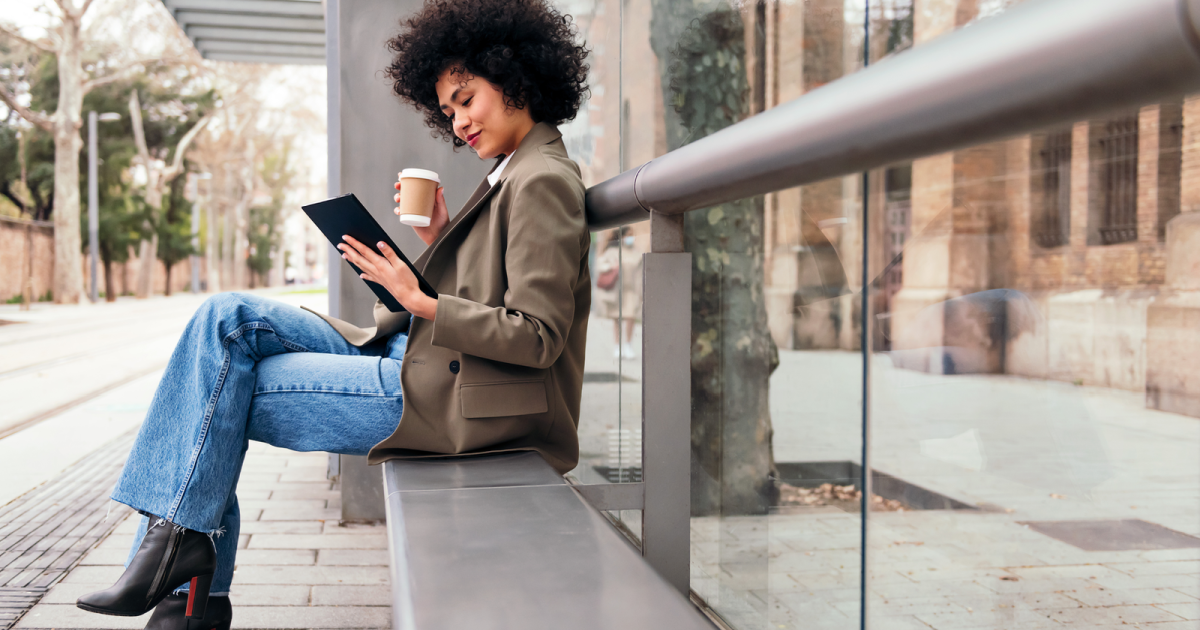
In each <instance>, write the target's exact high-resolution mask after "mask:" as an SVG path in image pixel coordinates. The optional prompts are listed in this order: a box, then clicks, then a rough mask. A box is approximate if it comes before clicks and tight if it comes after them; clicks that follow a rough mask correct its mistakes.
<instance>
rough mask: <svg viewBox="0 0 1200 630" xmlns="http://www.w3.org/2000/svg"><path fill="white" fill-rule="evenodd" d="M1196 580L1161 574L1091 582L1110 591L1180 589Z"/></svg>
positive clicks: (1193, 577) (1107, 578) (1104, 578)
mask: <svg viewBox="0 0 1200 630" xmlns="http://www.w3.org/2000/svg"><path fill="white" fill-rule="evenodd" d="M1197 581H1200V580H1198V579H1197V578H1196V577H1195V576H1190V575H1177V574H1162V575H1131V576H1124V577H1118V576H1109V577H1103V578H1097V579H1095V580H1092V582H1093V583H1095V584H1097V585H1098V586H1102V587H1104V588H1111V589H1114V590H1116V589H1132V588H1181V587H1186V586H1188V585H1191V584H1196V583H1197Z"/></svg>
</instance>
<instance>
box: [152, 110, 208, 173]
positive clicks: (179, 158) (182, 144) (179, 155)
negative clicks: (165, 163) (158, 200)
mask: <svg viewBox="0 0 1200 630" xmlns="http://www.w3.org/2000/svg"><path fill="white" fill-rule="evenodd" d="M211 120H212V116H205V117H204V118H201V119H200V122H197V123H196V125H195V126H193V127H192V128H191V129H189V130H188V132H187V133H185V134H183V137H182V138H180V139H179V144H178V145H176V146H175V159H173V160H172V161H171V166H170V167H169V168H168V169H167V170H165V171H163V176H162V178H163V182H169V181H171V180H172V179H175V178H176V177H178V176H179V174H180V173H182V172H183V154H184V153H187V149H188V145H190V144H191V143H192V140H195V139H196V136H197V135H199V134H200V132H201V131H203V130H204V128H205V127H207V126H208V123H209V121H211Z"/></svg>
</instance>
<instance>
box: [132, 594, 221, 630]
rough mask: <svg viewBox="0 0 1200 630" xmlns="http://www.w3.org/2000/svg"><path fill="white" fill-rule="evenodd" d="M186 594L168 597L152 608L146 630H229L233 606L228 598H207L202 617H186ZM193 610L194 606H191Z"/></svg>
mask: <svg viewBox="0 0 1200 630" xmlns="http://www.w3.org/2000/svg"><path fill="white" fill-rule="evenodd" d="M187 603H188V594H187V593H181V594H179V595H169V596H167V598H166V599H164V600H162V602H161V603H159V605H157V606H155V607H154V614H153V615H150V623H147V624H146V630H229V624H230V623H231V622H232V620H233V606H231V605H230V604H229V598H228V597H215V596H213V597H209V598H208V608H207V610H205V611H204V616H203V617H202V618H201V617H188V616H187ZM193 608H194V606H193Z"/></svg>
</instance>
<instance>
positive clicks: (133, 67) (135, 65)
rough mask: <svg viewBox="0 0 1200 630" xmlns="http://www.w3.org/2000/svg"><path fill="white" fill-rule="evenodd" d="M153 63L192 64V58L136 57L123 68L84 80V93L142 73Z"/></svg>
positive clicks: (125, 63) (124, 64) (124, 63)
mask: <svg viewBox="0 0 1200 630" xmlns="http://www.w3.org/2000/svg"><path fill="white" fill-rule="evenodd" d="M151 63H162V64H165V65H191V60H189V59H186V58H184V57H146V58H144V59H134V60H132V61H127V62H123V66H124V67H123V68H121V69H120V70H117V71H116V72H113V73H112V74H106V75H104V76H102V77H96V78H94V79H90V80H88V81H84V82H83V93H84V94H87V93H88V92H91V91H92V90H93V89H95V88H98V87H100V86H102V85H107V84H109V83H112V82H114V81H120V80H122V79H128V78H130V77H132V76H134V75H137V74H141V73H142V72H143V71H144V70H145V66H147V65H150V64H151Z"/></svg>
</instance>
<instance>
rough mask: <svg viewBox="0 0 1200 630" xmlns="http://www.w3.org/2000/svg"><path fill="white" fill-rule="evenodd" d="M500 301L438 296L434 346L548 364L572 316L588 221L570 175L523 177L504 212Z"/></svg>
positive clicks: (560, 346)
mask: <svg viewBox="0 0 1200 630" xmlns="http://www.w3.org/2000/svg"><path fill="white" fill-rule="evenodd" d="M507 227H508V231H507V234H506V239H507V247H506V251H505V256H504V266H505V272H506V274H507V278H508V288H507V290H506V291H505V294H504V306H498V307H493V306H488V305H486V304H480V303H478V302H472V301H470V300H466V299H463V298H460V297H457V296H453V295H439V296H438V306H437V315H436V316H435V318H434V322H433V339H432V343H433V345H435V346H440V347H443V348H449V349H451V350H457V351H459V352H462V353H463V354H470V355H474V356H477V357H483V358H485V359H492V360H495V361H501V362H504V363H514V364H517V365H524V366H529V367H535V368H542V369H545V368H548V367H550V366H551V365H552V364H553V363H554V362H555V361H556V360H557V359H558V356H559V354H561V353H562V350H563V346H564V345H565V343H566V335H567V333H568V332H569V330H570V327H571V324H572V322H573V320H574V317H575V289H576V287H575V285H576V283H577V282H578V278H579V265H580V261H581V260H582V257H583V237H582V236H581V235H582V234H584V233H586V231H587V220H586V219H585V218H584V213H583V196H582V191H580V190H579V187H578V186H572V184H571V182H569V181H568V180H567V178H565V177H563V176H561V175H558V174H555V173H549V172H541V173H537V174H536V175H533V176H531V177H530V178H529V179H527V180H526V181H524V182H522V185H521V187H520V188H519V189H518V190H517V191H516V194H515V195H514V199H513V203H512V204H511V207H510V208H509V213H508V226H507Z"/></svg>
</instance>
